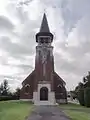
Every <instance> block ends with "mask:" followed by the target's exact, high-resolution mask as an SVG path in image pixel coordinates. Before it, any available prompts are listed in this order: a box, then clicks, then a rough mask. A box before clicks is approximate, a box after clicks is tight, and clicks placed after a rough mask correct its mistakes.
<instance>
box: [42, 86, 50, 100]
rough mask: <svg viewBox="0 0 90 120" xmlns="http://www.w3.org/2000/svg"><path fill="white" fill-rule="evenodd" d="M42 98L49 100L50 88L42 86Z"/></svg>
mask: <svg viewBox="0 0 90 120" xmlns="http://www.w3.org/2000/svg"><path fill="white" fill-rule="evenodd" d="M40 100H41V101H47V100H48V88H47V87H42V88H41V89H40Z"/></svg>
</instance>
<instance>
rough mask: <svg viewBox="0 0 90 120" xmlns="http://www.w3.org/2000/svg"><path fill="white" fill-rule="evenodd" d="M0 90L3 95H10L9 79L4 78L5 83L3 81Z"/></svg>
mask: <svg viewBox="0 0 90 120" xmlns="http://www.w3.org/2000/svg"><path fill="white" fill-rule="evenodd" d="M0 91H1V95H4V96H7V95H8V93H9V86H8V81H7V80H4V81H3V83H1V86H0Z"/></svg>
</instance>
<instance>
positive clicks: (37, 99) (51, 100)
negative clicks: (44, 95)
mask: <svg viewBox="0 0 90 120" xmlns="http://www.w3.org/2000/svg"><path fill="white" fill-rule="evenodd" d="M42 87H46V88H47V89H48V101H40V89H41V88H42ZM33 101H34V104H35V105H56V101H55V93H54V92H52V91H51V84H46V83H45V84H38V91H37V92H33Z"/></svg>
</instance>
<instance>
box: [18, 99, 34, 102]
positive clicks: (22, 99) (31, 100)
mask: <svg viewBox="0 0 90 120" xmlns="http://www.w3.org/2000/svg"><path fill="white" fill-rule="evenodd" d="M20 100H21V101H32V102H33V99H20Z"/></svg>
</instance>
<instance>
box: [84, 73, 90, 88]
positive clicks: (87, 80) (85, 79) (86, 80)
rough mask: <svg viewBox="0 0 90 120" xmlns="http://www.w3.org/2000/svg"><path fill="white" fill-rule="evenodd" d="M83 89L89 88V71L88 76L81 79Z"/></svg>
mask: <svg viewBox="0 0 90 120" xmlns="http://www.w3.org/2000/svg"><path fill="white" fill-rule="evenodd" d="M83 83H84V87H85V88H86V87H90V71H88V75H87V76H86V77H83Z"/></svg>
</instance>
